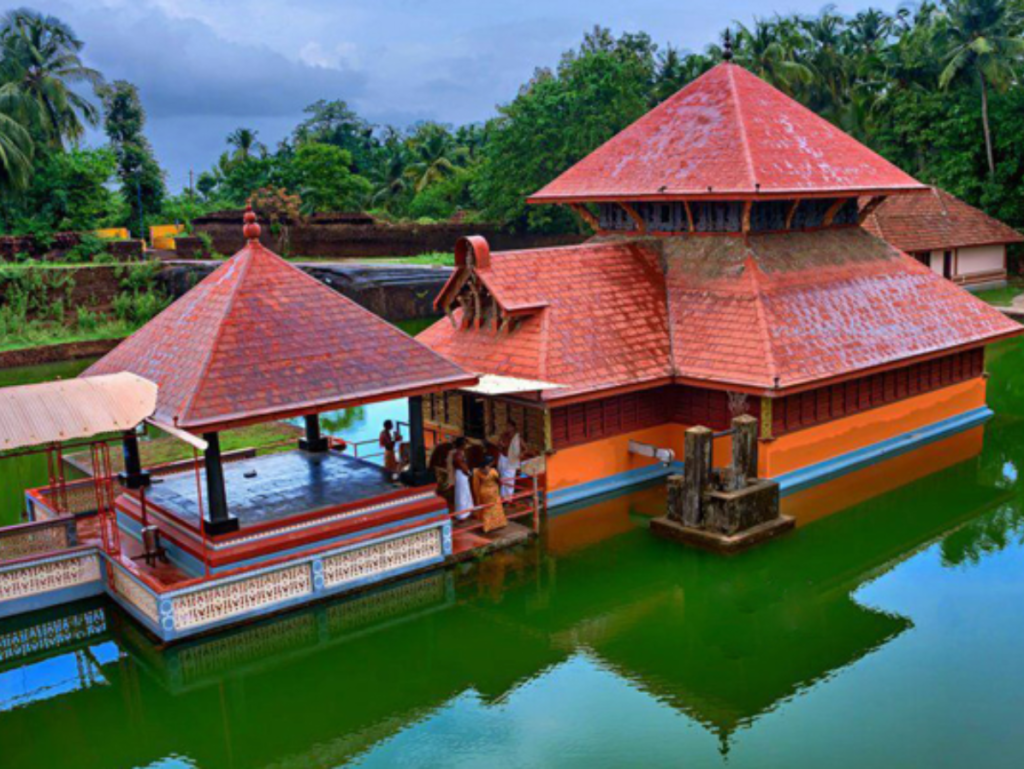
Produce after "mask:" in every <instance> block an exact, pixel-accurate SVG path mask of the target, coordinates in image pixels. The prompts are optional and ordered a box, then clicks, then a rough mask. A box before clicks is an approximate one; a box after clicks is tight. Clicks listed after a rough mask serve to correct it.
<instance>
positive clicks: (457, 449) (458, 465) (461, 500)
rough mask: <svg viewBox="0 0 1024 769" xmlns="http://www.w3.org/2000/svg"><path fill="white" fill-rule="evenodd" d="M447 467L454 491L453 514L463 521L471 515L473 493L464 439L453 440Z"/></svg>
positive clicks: (460, 437)
mask: <svg viewBox="0 0 1024 769" xmlns="http://www.w3.org/2000/svg"><path fill="white" fill-rule="evenodd" d="M448 467H449V477H450V478H452V486H453V487H454V489H455V502H454V508H455V509H454V511H453V512H456V513H458V514H459V515H458V516H457V519H458V520H460V521H464V520H466V519H467V518H469V516H471V515H472V514H473V513H472V512H471V509H472V508H473V491H472V489H471V488H470V485H469V479H470V476H471V475H472V472H471V471H470V469H469V462H468V461H467V460H466V439H465V438H464V437H462V436H459V437H458V438H456V439H455V443H454V447H453V448H452V451H451V454H450V455H449V456H448Z"/></svg>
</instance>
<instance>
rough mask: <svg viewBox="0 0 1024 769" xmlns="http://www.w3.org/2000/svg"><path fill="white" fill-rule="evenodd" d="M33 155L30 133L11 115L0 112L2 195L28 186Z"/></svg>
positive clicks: (0, 176)
mask: <svg viewBox="0 0 1024 769" xmlns="http://www.w3.org/2000/svg"><path fill="white" fill-rule="evenodd" d="M32 153H33V145H32V137H31V136H30V135H29V132H28V131H26V130H25V128H24V127H23V126H22V125H21V124H20V123H18V121H16V120H15V119H14V118H12V117H11V116H10V115H5V114H4V113H3V112H0V195H3V194H5V193H8V192H15V191H18V190H23V189H25V187H27V186H28V182H29V178H30V177H31V175H32Z"/></svg>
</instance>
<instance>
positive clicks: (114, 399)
mask: <svg viewBox="0 0 1024 769" xmlns="http://www.w3.org/2000/svg"><path fill="white" fill-rule="evenodd" d="M156 392H157V386H156V385H155V384H153V383H152V382H150V381H149V380H148V379H143V378H142V377H140V376H136V375H135V374H127V373H121V374H110V375H107V376H95V377H89V378H88V379H67V380H60V381H56V382H43V383H41V384H31V385H18V386H16V387H4V388H0V451H10V450H12V449H20V448H25V447H27V446H39V445H42V444H46V443H57V442H63V441H70V440H75V439H76V438H89V437H92V436H94V435H101V434H103V433H112V432H121V431H124V430H132V429H134V428H135V427H137V426H138V425H139V424H140V423H141V422H142V421H143V420H144V419H146V417H148V416H150V415H151V414H152V413H153V412H154V411H155V410H156Z"/></svg>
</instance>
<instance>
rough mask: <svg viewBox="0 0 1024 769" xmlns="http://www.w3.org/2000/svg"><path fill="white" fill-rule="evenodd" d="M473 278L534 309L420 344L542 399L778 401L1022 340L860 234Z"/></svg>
mask: <svg viewBox="0 0 1024 769" xmlns="http://www.w3.org/2000/svg"><path fill="white" fill-rule="evenodd" d="M459 269H460V270H465V269H469V268H467V267H460V268H459ZM474 269H477V275H478V277H479V279H480V281H481V282H482V283H483V284H484V285H485V286H486V287H487V289H488V290H489V291H491V292H492V293H493V294H494V296H495V298H496V300H497V301H498V302H499V303H501V304H505V303H511V302H513V301H514V303H516V304H529V305H531V306H534V307H538V308H540V309H538V310H537V311H536V312H534V313H533V314H531V315H530V316H529V317H528V318H526V319H525V320H524V321H523V322H522V324H521V325H520V326H519V327H518V328H516V329H515V330H514V331H512V332H510V333H509V332H504V331H500V330H496V329H495V328H494V327H493V324H491V325H487V326H483V327H480V328H476V327H475V326H474V325H473V324H469V325H466V324H462V323H459V322H458V320H459V318H460V315H459V313H460V312H461V310H456V312H455V320H456V323H455V324H453V323H451V322H449V321H448V320H447V319H443V320H441V321H439V322H438V323H437V324H435V325H433V326H431V327H430V328H429V329H427V330H426V331H424V332H422V333H421V334H420V335H419V336H418V337H417V338H418V339H419V340H420V341H423V342H425V343H426V344H428V345H429V346H430V347H431V348H432V349H434V350H437V351H438V352H440V353H442V354H444V355H446V356H449V357H450V358H451V359H452V360H454V361H456V362H458V363H459V364H460V365H462V366H464V367H465V368H466V369H467V370H469V371H472V372H474V373H478V374H498V375H506V376H515V377H521V378H525V379H536V380H540V381H546V382H552V383H555V384H558V385H561V389H553V390H549V391H547V392H545V393H543V397H544V398H545V399H546V400H549V401H558V400H563V399H569V398H576V397H581V396H585V395H587V394H589V393H592V392H597V391H606V390H612V389H616V388H626V387H637V386H652V385H655V384H660V383H667V382H672V381H674V382H678V383H681V384H705V385H708V386H712V387H721V388H728V389H743V390H748V391H756V392H766V393H767V392H775V393H780V394H781V393H784V392H785V391H787V390H792V389H793V388H802V387H806V386H810V385H812V384H815V383H819V382H826V381H830V380H838V379H843V378H847V377H851V376H858V375H860V374H861V373H862V372H866V371H870V370H877V369H879V368H885V367H889V366H894V365H900V363H901V362H902V361H911V360H913V359H916V358H922V357H925V356H931V355H938V354H942V353H943V352H945V351H951V350H955V349H960V348H965V347H970V346H976V345H981V344H987V343H988V342H991V341H994V340H996V339H999V338H1003V337H1006V336H1011V335H1016V334H1019V333H1021V332H1022V331H1024V329H1022V328H1021V326H1020V325H1018V324H1017V323H1015V322H1014V321H1012V320H1010V319H1009V318H1007V317H1006V316H1005V315H1003V314H1002V313H1001V312H999V311H998V310H996V309H994V308H993V307H990V306H989V305H987V304H986V303H985V302H983V301H981V300H980V299H977V298H976V297H974V296H972V295H970V294H968V293H967V292H966V291H964V290H962V289H961V288H959V287H958V286H955V285H953V284H952V283H950V282H949V281H947V280H945V279H944V278H942V277H941V276H940V275H936V274H934V273H933V272H932V271H931V270H929V269H928V268H927V267H925V266H924V265H921V264H920V263H918V262H917V261H916V260H915V259H912V258H911V257H909V256H907V255H906V254H903V253H901V252H900V251H897V250H896V249H894V248H892V247H891V246H889V245H888V244H886V243H884V242H882V241H880V240H878V239H877V238H875V237H873V236H872V235H870V234H868V233H867V232H864V231H863V230H861V229H860V228H858V227H846V228H842V229H836V230H832V231H827V232H822V231H819V232H793V233H788V234H782V235H751V236H749V237H748V238H746V239H744V238H733V237H719V238H649V239H633V240H629V239H622V238H609V239H606V240H601V239H597V240H594V241H590V242H587V243H583V244H581V245H578V246H569V247H563V248H549V249H537V250H529V251H511V252H506V253H495V254H491V256H490V261H489V265H488V266H487V267H485V268H474Z"/></svg>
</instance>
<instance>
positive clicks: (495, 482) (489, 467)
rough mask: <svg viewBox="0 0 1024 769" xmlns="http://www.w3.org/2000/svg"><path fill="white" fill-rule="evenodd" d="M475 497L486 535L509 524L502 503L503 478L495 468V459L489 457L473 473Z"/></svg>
mask: <svg viewBox="0 0 1024 769" xmlns="http://www.w3.org/2000/svg"><path fill="white" fill-rule="evenodd" d="M473 496H474V497H476V504H477V506H478V507H479V508H480V509H479V510H477V511H476V517H477V518H479V519H480V520H481V521H483V523H484V526H483V529H484V533H486V532H489V531H494V530H495V529H501V528H503V527H504V526H505V525H506V524H507V523H508V520H507V519H506V518H505V506H504V505H503V504H502V502H501V477H500V476H499V475H498V471H497V469H496V468H495V466H494V457H492V456H488V457H487V458H486V459H484V463H483V465H482V466H481V467H478V468H477V469H476V470H474V471H473Z"/></svg>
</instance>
